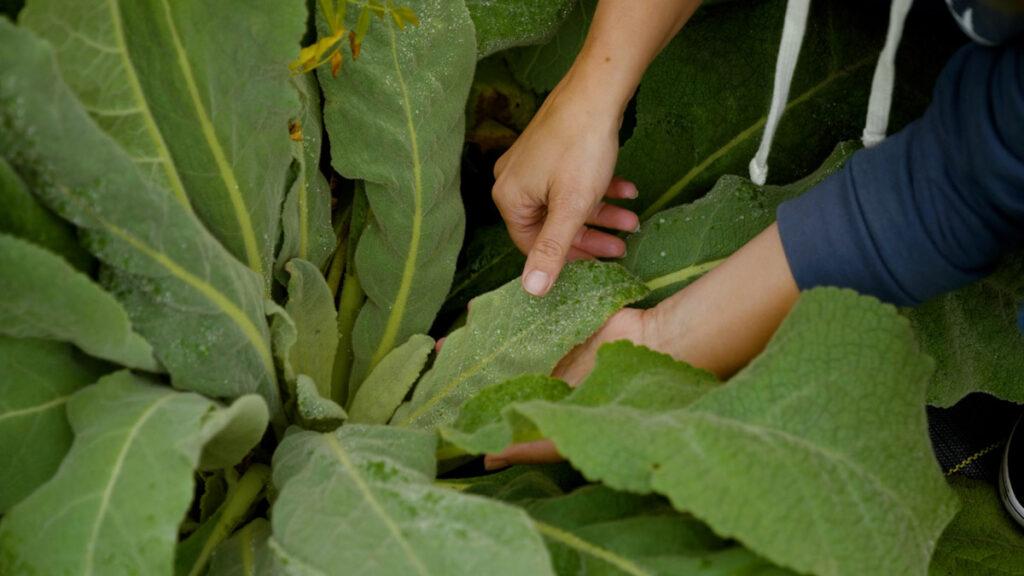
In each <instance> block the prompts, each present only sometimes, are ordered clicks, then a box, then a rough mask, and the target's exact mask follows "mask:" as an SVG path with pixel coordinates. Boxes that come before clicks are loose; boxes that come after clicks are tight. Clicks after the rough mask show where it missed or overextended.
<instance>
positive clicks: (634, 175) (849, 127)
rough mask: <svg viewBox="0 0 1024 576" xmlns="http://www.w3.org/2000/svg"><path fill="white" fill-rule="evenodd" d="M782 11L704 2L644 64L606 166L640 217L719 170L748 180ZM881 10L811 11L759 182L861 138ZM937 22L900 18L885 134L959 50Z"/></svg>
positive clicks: (914, 109)
mask: <svg viewBox="0 0 1024 576" xmlns="http://www.w3.org/2000/svg"><path fill="white" fill-rule="evenodd" d="M785 7H786V2H785V0H768V1H764V2H728V3H723V4H720V5H715V6H706V7H705V8H703V9H701V10H700V11H698V12H697V13H696V14H695V15H694V16H693V17H692V18H691V19H690V21H689V22H688V23H687V24H686V26H685V27H684V29H683V30H682V31H681V32H680V33H679V34H678V35H677V36H676V38H675V39H674V40H673V41H672V43H671V44H669V46H668V47H667V48H666V49H665V50H663V51H662V53H661V54H660V55H659V56H658V58H657V59H656V60H655V61H654V62H653V63H652V65H651V66H650V67H649V68H648V70H647V72H646V74H645V75H644V78H643V81H642V83H641V86H640V90H639V92H638V95H637V111H636V117H637V124H636V128H635V129H634V131H633V133H632V136H631V137H630V139H629V141H628V142H626V145H625V146H624V147H623V148H622V150H621V151H620V154H619V163H618V166H617V168H616V172H617V173H618V174H619V175H620V176H622V177H623V178H626V179H627V180H630V181H632V182H634V183H635V184H636V185H637V188H638V190H639V193H640V195H639V197H638V199H637V200H635V201H633V202H631V203H630V207H631V208H633V209H636V210H637V212H638V213H642V218H641V219H642V220H646V219H647V218H649V217H651V216H652V215H653V214H654V213H655V212H658V211H660V210H661V209H663V208H666V207H668V206H671V205H674V204H679V203H681V202H687V201H690V200H693V199H694V198H697V197H699V196H700V195H702V194H703V193H704V192H705V191H707V190H708V189H709V188H711V186H712V185H713V184H714V183H715V182H716V181H717V180H718V178H719V177H721V176H722V175H724V174H746V173H747V164H748V162H749V161H750V159H751V158H752V157H753V156H754V153H755V151H756V149H757V146H758V144H759V142H760V137H761V133H762V132H763V127H764V123H765V116H766V115H767V113H768V104H769V101H770V99H771V92H772V82H773V77H774V74H775V59H776V55H777V53H778V49H779V35H780V34H781V30H782V24H783V16H784V13H785ZM888 10H889V8H888V5H887V4H876V5H863V4H861V3H850V2H816V3H813V4H812V6H811V13H810V17H809V20H808V23H807V33H806V35H805V37H804V40H803V45H802V46H803V47H802V49H801V54H800V59H799V63H798V66H797V69H796V73H795V75H794V77H793V84H792V88H791V90H790V99H789V103H788V105H787V107H786V111H785V114H784V115H783V117H782V121H781V123H780V124H779V129H778V132H777V134H776V137H775V141H774V144H773V147H772V152H771V155H770V157H769V159H768V163H769V166H770V172H769V174H768V178H769V182H772V183H775V182H792V181H793V180H796V179H797V178H800V177H802V176H803V175H805V174H808V173H810V172H811V171H812V170H814V168H815V167H816V166H818V165H819V164H820V163H821V161H822V159H824V158H825V157H826V156H828V154H829V152H830V151H831V150H832V147H833V146H834V145H835V143H836V142H840V141H843V140H851V139H855V138H859V137H860V135H861V131H862V128H863V124H864V118H865V114H866V107H867V97H868V93H869V90H870V87H871V78H872V76H871V75H872V71H873V70H874V67H875V62H876V61H877V55H878V50H879V49H881V47H882V43H883V41H884V37H885V23H886V22H887V21H888ZM918 22H920V24H918ZM946 24H948V22H945V21H941V22H938V23H936V22H931V21H928V20H927V19H922V20H920V21H918V20H915V19H910V21H909V22H908V26H907V28H906V30H905V33H904V35H903V41H902V42H901V43H900V50H899V53H898V63H897V67H898V68H899V70H900V73H899V74H898V76H897V86H896V92H895V96H894V98H893V103H894V106H893V110H892V115H891V118H890V123H889V128H890V131H895V130H897V129H899V128H900V127H901V126H903V125H905V124H906V123H907V122H908V121H910V120H913V119H914V118H916V117H917V116H919V115H920V114H921V112H923V110H924V108H925V106H926V105H927V103H928V102H929V101H930V99H931V89H932V86H933V84H934V81H935V78H936V77H937V75H938V72H939V70H940V69H941V68H942V66H943V65H944V64H945V62H946V59H947V58H948V57H949V55H951V54H952V51H953V50H955V49H956V48H957V47H958V46H959V44H960V43H962V40H953V39H952V38H953V37H952V36H951V33H950V32H951V31H950V29H949V26H944V25H946ZM953 33H955V31H953Z"/></svg>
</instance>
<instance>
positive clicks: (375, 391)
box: [349, 334, 434, 424]
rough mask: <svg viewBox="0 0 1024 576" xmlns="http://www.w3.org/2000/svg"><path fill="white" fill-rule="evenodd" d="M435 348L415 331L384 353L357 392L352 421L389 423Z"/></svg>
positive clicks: (425, 337) (426, 338)
mask: <svg viewBox="0 0 1024 576" xmlns="http://www.w3.org/2000/svg"><path fill="white" fill-rule="evenodd" d="M433 349H434V339H433V338H431V337H430V336H426V335H424V334H415V335H413V337H412V338H409V341H408V342H406V343H405V344H402V345H401V346H399V347H398V348H395V349H394V350H392V351H391V353H390V354H388V355H387V356H385V357H384V359H383V360H381V361H380V364H378V365H377V367H376V368H374V369H373V372H370V375H369V376H368V377H367V378H366V380H365V381H364V382H363V385H362V386H360V387H359V391H358V392H356V396H355V399H354V400H352V405H351V407H350V408H349V416H350V421H351V422H352V423H355V424H386V423H387V421H388V420H390V419H391V415H392V414H394V413H395V409H396V408H398V405H399V404H401V403H402V400H404V399H405V395H406V394H408V393H409V390H411V389H412V385H413V384H415V383H416V380H418V379H419V377H420V372H422V371H423V366H425V365H426V363H427V358H428V357H429V356H430V352H431V351H432V350H433Z"/></svg>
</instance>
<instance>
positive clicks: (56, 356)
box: [0, 336, 109, 514]
mask: <svg viewBox="0 0 1024 576" xmlns="http://www.w3.org/2000/svg"><path fill="white" fill-rule="evenodd" d="M0 366H3V369H2V370H0V514H3V513H5V512H7V510H9V509H10V508H11V506H13V505H14V504H16V503H18V502H19V501H20V500H21V499H22V498H25V497H26V496H28V495H29V494H31V493H32V491H33V490H35V489H36V488H38V487H39V486H40V485H41V484H42V483H44V482H46V481H47V480H49V479H50V477H51V476H52V475H53V473H54V472H55V471H56V470H57V466H58V465H59V464H60V461H61V460H62V459H63V458H64V455H65V454H66V453H67V451H68V448H70V447H71V440H72V437H73V435H72V433H71V426H70V425H69V424H68V420H67V417H66V416H65V415H64V407H65V405H66V404H67V402H68V400H69V399H70V398H71V395H72V394H74V393H75V392H76V391H77V390H78V389H79V388H82V387H84V386H86V385H88V384H92V383H93V382H95V381H96V379H97V378H99V377H100V376H101V375H103V374H104V373H105V372H107V371H108V370H109V369H108V368H107V367H106V366H104V365H103V364H102V363H100V362H97V361H95V360H92V359H90V358H89V357H87V356H85V355H83V354H81V353H79V352H77V351H76V350H75V349H74V347H72V346H70V345H68V344H62V343H60V342H49V341H46V340H32V339H23V340H22V339H15V338H7V337H5V336H0Z"/></svg>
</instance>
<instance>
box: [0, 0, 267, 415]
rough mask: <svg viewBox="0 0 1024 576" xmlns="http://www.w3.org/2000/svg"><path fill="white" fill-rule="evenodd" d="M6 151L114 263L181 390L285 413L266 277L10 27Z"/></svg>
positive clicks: (0, 105) (111, 276) (49, 59)
mask: <svg viewBox="0 0 1024 576" xmlns="http://www.w3.org/2000/svg"><path fill="white" fill-rule="evenodd" d="M0 126H3V129H2V130H0V149H3V150H7V151H10V152H11V155H10V156H9V159H10V160H11V162H12V165H13V166H14V168H15V169H16V170H17V171H18V172H19V174H20V175H21V176H22V178H24V179H25V181H26V182H27V183H28V184H29V186H31V187H32V189H33V190H34V191H35V192H36V193H37V194H39V195H40V196H41V197H43V198H44V200H45V201H46V203H47V204H48V205H49V206H50V208H52V209H53V210H54V211H56V212H58V213H59V214H60V215H61V216H63V217H64V218H67V219H68V220H71V221H73V222H74V223H75V224H76V225H77V226H79V228H81V229H82V232H83V233H84V235H85V236H86V238H87V241H88V248H89V250H90V251H91V252H93V253H94V254H96V255H97V256H98V257H99V258H100V259H101V260H102V261H103V262H104V263H105V264H107V266H108V268H107V269H106V273H105V280H106V283H107V286H108V289H110V291H111V292H113V293H114V295H115V296H116V297H118V299H119V300H121V302H122V303H123V304H124V305H125V309H126V310H127V311H128V315H129V317H130V318H131V320H132V323H133V325H134V326H135V329H136V330H138V331H139V332H140V333H141V334H142V335H143V336H145V337H146V339H147V340H148V341H149V342H150V343H151V344H152V345H153V347H154V349H155V350H156V355H157V357H158V359H159V360H160V362H161V363H162V364H163V365H164V366H165V367H166V368H167V370H168V371H169V372H170V373H171V377H172V382H173V384H174V385H175V386H177V387H179V388H186V389H190V390H197V391H201V392H203V393H205V394H208V395H210V396H216V397H229V396H230V397H234V396H240V395H242V394H245V393H249V392H257V391H258V392H259V393H261V394H262V395H263V396H264V398H265V399H266V400H267V403H268V405H269V406H270V409H271V413H272V414H275V415H277V414H280V408H279V406H280V401H279V399H278V391H277V383H276V376H275V374H274V364H273V357H272V355H271V352H270V345H269V334H268V329H267V326H266V321H265V319H264V315H263V300H262V297H261V294H262V284H263V282H262V280H261V279H260V277H259V276H258V275H257V274H256V273H255V272H253V271H252V270H250V269H248V268H246V267H245V266H244V265H242V264H241V263H239V262H238V261H237V260H235V259H234V258H233V257H232V256H231V255H230V254H229V253H228V252H227V251H226V250H225V249H224V248H223V247H221V245H220V244H219V243H218V242H217V241H216V240H215V239H214V238H213V237H212V236H211V235H210V234H209V233H208V232H207V231H206V229H205V228H204V227H203V226H202V224H201V223H200V222H199V220H198V219H196V217H195V216H194V215H193V214H192V213H191V212H189V210H188V209H187V208H186V207H185V206H184V205H183V204H182V203H181V202H179V201H177V200H176V199H175V198H174V196H173V195H172V194H171V193H170V192H168V191H165V190H163V189H161V188H159V187H157V186H156V185H155V184H151V183H149V182H147V181H146V179H145V178H143V177H142V175H141V174H140V172H139V169H138V166H137V165H136V164H135V163H134V162H133V160H132V156H131V155H130V154H129V152H127V151H125V150H124V149H122V148H119V147H118V146H117V145H116V142H115V140H113V139H111V138H110V137H109V136H108V135H107V134H106V133H104V132H103V131H101V130H100V129H99V128H98V127H97V125H96V123H95V122H94V121H93V120H92V119H91V118H90V117H89V115H88V114H87V112H86V108H85V107H84V106H83V105H82V104H81V103H80V102H78V101H77V100H76V98H75V96H74V95H73V94H72V92H71V91H70V90H68V88H67V86H66V85H65V84H64V82H63V80H62V79H61V77H60V75H59V74H58V71H57V63H56V61H55V60H54V58H53V54H52V51H51V49H50V48H49V46H48V44H47V43H45V42H43V41H40V40H38V39H36V38H34V37H33V36H32V35H31V34H30V33H29V32H27V31H24V30H20V29H16V28H14V27H13V26H11V24H10V23H8V22H7V21H6V20H0Z"/></svg>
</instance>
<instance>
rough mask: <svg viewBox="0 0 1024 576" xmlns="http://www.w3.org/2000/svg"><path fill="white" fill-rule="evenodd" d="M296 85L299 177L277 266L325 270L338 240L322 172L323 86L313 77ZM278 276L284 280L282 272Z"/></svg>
mask: <svg viewBox="0 0 1024 576" xmlns="http://www.w3.org/2000/svg"><path fill="white" fill-rule="evenodd" d="M292 83H293V84H294V85H295V88H296V89H297V90H298V93H299V101H300V102H301V104H302V108H301V110H300V111H299V115H298V117H297V118H296V121H298V122H299V123H300V125H301V130H302V142H292V157H293V159H294V166H295V168H296V169H297V173H296V175H295V182H293V183H292V187H291V189H290V190H289V191H288V194H287V195H286V196H285V200H284V208H283V210H282V212H281V237H282V241H281V249H280V251H279V252H278V254H277V266H278V267H279V268H283V267H284V264H285V263H286V262H289V261H291V260H292V259H293V258H301V259H303V260H306V261H309V262H311V263H312V264H313V265H314V266H316V267H317V268H321V269H322V268H323V267H324V264H325V263H326V262H327V258H328V257H329V256H330V255H331V251H333V250H334V244H335V242H336V238H335V235H334V229H333V228H332V227H331V189H330V185H328V183H327V179H326V178H324V175H323V173H321V172H320V149H321V146H322V144H323V130H324V125H323V116H322V114H321V111H320V85H319V84H317V81H316V76H314V75H312V74H301V75H299V76H294V77H292ZM277 275H278V278H279V279H280V278H281V277H282V275H281V270H280V269H278V270H277Z"/></svg>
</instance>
